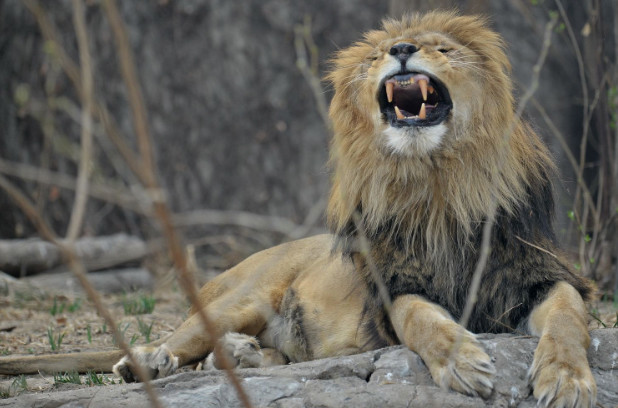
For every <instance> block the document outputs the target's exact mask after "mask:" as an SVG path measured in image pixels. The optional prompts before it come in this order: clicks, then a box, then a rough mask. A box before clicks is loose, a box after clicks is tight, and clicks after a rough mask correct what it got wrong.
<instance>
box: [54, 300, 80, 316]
mask: <svg viewBox="0 0 618 408" xmlns="http://www.w3.org/2000/svg"><path fill="white" fill-rule="evenodd" d="M81 306H82V300H81V299H80V298H76V299H75V300H73V302H71V303H67V302H66V301H64V300H62V301H60V300H58V298H57V297H54V303H53V304H52V307H51V309H49V313H50V314H51V315H52V316H56V315H58V314H62V313H63V312H64V310H65V309H66V310H67V312H69V313H75V312H76V311H78V310H79V309H80V307H81Z"/></svg>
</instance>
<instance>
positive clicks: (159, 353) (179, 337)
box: [113, 292, 269, 382]
mask: <svg viewBox="0 0 618 408" xmlns="http://www.w3.org/2000/svg"><path fill="white" fill-rule="evenodd" d="M234 297H235V296H234V293H233V292H230V293H229V294H228V295H226V296H221V297H220V298H218V299H217V300H215V301H213V302H212V303H210V304H209V305H208V307H207V308H206V312H207V313H208V314H209V317H210V318H211V319H212V321H213V322H214V324H215V326H216V329H217V331H218V333H220V334H225V333H228V332H242V333H246V334H248V335H256V334H257V333H259V331H261V330H262V328H263V327H264V325H265V324H266V319H267V314H268V310H269V306H268V305H265V304H263V303H262V302H260V300H259V299H253V300H251V299H247V298H244V299H242V298H241V299H235V298H234ZM216 341H217V339H216V338H213V337H212V336H211V335H210V333H206V332H205V331H204V328H203V325H202V323H201V320H200V317H199V315H198V314H197V313H196V314H193V315H192V316H190V317H189V318H188V319H187V320H186V321H185V322H184V323H183V324H182V325H181V326H180V327H179V328H178V329H177V330H176V331H175V332H174V333H173V334H172V335H171V336H170V337H169V338H167V339H166V341H165V343H163V344H162V345H160V346H159V347H136V348H134V349H133V350H132V353H133V354H134V356H135V357H136V358H137V360H138V361H139V363H140V364H141V365H142V366H144V367H145V368H146V369H147V370H148V372H149V376H150V377H151V378H162V377H166V376H168V375H171V374H173V373H174V372H175V371H176V369H178V367H182V366H184V365H187V364H192V363H197V362H198V361H200V360H203V359H204V358H205V357H206V356H207V355H208V354H209V353H210V352H211V351H212V350H213V349H214V347H215V345H216ZM113 371H114V373H115V374H116V375H119V376H121V377H122V378H123V379H124V380H125V381H126V382H133V381H136V380H139V379H138V378H136V377H135V374H134V370H133V369H132V365H131V362H130V360H129V358H128V357H127V356H125V357H123V358H122V359H121V360H120V361H119V362H118V363H117V364H116V365H114V368H113Z"/></svg>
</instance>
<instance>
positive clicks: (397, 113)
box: [395, 105, 406, 119]
mask: <svg viewBox="0 0 618 408" xmlns="http://www.w3.org/2000/svg"><path fill="white" fill-rule="evenodd" d="M395 114H396V115H397V119H405V118H406V117H405V116H403V113H401V111H400V110H399V108H398V107H397V105H395Z"/></svg>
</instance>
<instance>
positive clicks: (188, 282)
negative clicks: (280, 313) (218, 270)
mask: <svg viewBox="0 0 618 408" xmlns="http://www.w3.org/2000/svg"><path fill="white" fill-rule="evenodd" d="M102 4H103V9H104V10H105V14H106V16H107V19H108V21H109V23H110V26H111V28H112V31H113V34H114V40H115V43H116V48H117V53H118V56H119V59H120V66H121V72H122V76H123V80H124V82H125V86H126V87H127V89H128V94H129V103H130V105H131V109H132V111H133V122H134V128H135V132H136V137H137V139H138V146H139V150H140V157H141V162H142V164H143V166H144V168H143V171H144V174H143V175H144V184H145V187H146V188H147V189H148V191H149V192H150V194H151V197H152V201H153V205H154V212H155V215H156V217H157V218H158V220H159V223H160V224H161V226H162V228H163V231H164V234H165V237H166V238H167V242H168V246H169V249H170V252H171V255H172V259H173V261H174V264H175V266H176V270H177V271H178V282H179V283H180V285H181V287H182V288H183V291H185V293H186V294H187V297H188V298H189V300H190V301H191V303H192V304H193V305H194V306H195V307H196V309H197V311H196V313H197V315H198V316H199V318H200V320H201V321H202V324H203V326H204V330H205V332H206V335H207V336H208V335H210V336H211V337H212V339H213V340H214V342H216V340H217V339H218V338H219V333H218V330H217V326H216V325H215V323H214V322H213V321H212V320H211V319H210V317H209V316H208V315H207V314H206V310H205V309H204V307H202V303H201V301H200V298H199V296H198V293H197V290H196V287H195V282H194V277H193V276H192V275H191V273H190V272H189V270H188V267H187V258H186V254H185V252H184V250H183V249H182V245H181V243H180V239H179V238H178V235H177V233H176V230H175V229H174V226H173V223H172V217H171V214H170V212H169V210H168V208H167V204H166V202H165V196H164V194H163V193H162V190H161V189H160V187H159V185H158V181H157V176H156V174H155V168H154V160H153V151H152V146H151V143H150V132H149V129H148V124H147V118H146V109H145V105H144V101H143V98H142V93H141V90H140V88H139V82H138V78H137V73H136V72H135V63H134V61H133V55H132V52H131V49H130V46H129V40H128V37H127V33H126V28H125V26H124V23H123V21H122V18H121V17H120V13H119V11H118V8H117V6H116V2H115V1H114V0H104V1H103V3H102ZM214 342H213V344H214ZM214 353H215V355H216V358H217V361H219V362H221V363H223V366H224V367H223V368H224V369H225V372H226V374H227V376H228V378H229V380H230V381H231V383H232V385H233V387H234V388H235V389H236V392H237V394H238V397H239V399H240V401H241V403H242V404H243V405H244V406H245V407H247V408H250V407H252V405H251V402H250V400H249V397H248V395H247V394H246V392H245V390H244V389H243V387H242V385H241V383H240V380H239V379H238V377H237V376H236V375H235V374H234V372H233V371H232V368H231V366H230V364H229V362H228V361H227V358H226V357H225V356H224V354H223V353H222V352H221V351H220V350H219V348H218V347H215V348H214Z"/></svg>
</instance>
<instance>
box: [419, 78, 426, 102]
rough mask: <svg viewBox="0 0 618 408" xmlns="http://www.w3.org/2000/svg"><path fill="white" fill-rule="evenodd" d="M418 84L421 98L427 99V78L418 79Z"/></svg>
mask: <svg viewBox="0 0 618 408" xmlns="http://www.w3.org/2000/svg"><path fill="white" fill-rule="evenodd" d="M418 86H419V87H420V88H421V94H422V95H423V100H424V101H426V100H427V80H426V79H419V80H418Z"/></svg>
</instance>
